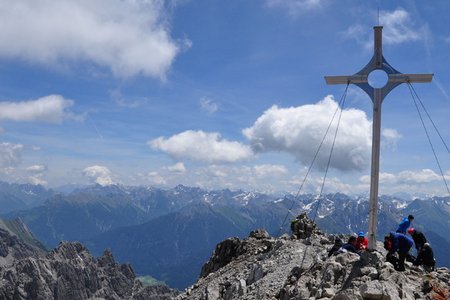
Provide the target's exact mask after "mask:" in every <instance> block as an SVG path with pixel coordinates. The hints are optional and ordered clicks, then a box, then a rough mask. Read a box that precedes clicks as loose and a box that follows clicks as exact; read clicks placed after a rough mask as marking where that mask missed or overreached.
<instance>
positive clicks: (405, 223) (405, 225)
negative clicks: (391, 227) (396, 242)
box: [397, 215, 414, 234]
mask: <svg viewBox="0 0 450 300" xmlns="http://www.w3.org/2000/svg"><path fill="white" fill-rule="evenodd" d="M412 220H414V216H413V215H409V216H408V217H405V218H404V219H403V221H401V222H400V224H398V228H397V232H398V233H403V234H406V230H408V228H409V226H411V222H412Z"/></svg>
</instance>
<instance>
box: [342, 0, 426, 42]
mask: <svg viewBox="0 0 450 300" xmlns="http://www.w3.org/2000/svg"><path fill="white" fill-rule="evenodd" d="M380 25H381V26H383V44H385V45H398V44H402V43H406V42H413V41H418V40H426V39H427V37H428V35H429V29H428V28H427V27H426V26H418V25H417V24H415V22H414V21H413V20H412V18H411V16H410V14H409V13H408V12H407V11H406V10H405V9H403V8H397V9H396V10H394V11H380ZM343 36H344V37H346V38H349V39H355V40H356V41H357V42H359V43H361V44H363V45H364V46H365V48H366V49H372V48H373V32H372V31H370V29H369V28H367V27H366V26H363V25H361V24H354V25H352V26H350V27H349V28H347V30H345V31H344V32H343Z"/></svg>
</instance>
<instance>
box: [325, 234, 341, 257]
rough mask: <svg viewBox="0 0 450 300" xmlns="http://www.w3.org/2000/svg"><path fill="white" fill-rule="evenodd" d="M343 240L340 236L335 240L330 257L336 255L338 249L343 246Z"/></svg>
mask: <svg viewBox="0 0 450 300" xmlns="http://www.w3.org/2000/svg"><path fill="white" fill-rule="evenodd" d="M342 244H343V243H342V240H341V239H340V238H338V237H337V238H336V239H335V240H334V245H333V247H332V248H331V249H330V251H329V252H328V257H330V256H331V255H334V254H336V253H337V252H338V250H339V249H340V248H341V247H342Z"/></svg>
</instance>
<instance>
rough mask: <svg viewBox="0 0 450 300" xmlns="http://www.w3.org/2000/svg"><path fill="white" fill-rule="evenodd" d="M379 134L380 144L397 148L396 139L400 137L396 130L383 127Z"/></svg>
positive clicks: (393, 148)
mask: <svg viewBox="0 0 450 300" xmlns="http://www.w3.org/2000/svg"><path fill="white" fill-rule="evenodd" d="M381 136H382V138H383V140H382V145H384V146H385V147H387V148H390V149H392V150H395V149H396V148H397V141H398V140H399V139H400V138H401V137H402V135H401V134H400V133H399V132H398V131H397V130H395V129H392V128H384V129H383V130H382V131H381Z"/></svg>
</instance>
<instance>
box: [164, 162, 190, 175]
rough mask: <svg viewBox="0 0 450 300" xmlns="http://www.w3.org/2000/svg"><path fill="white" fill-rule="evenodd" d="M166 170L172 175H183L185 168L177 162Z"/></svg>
mask: <svg viewBox="0 0 450 300" xmlns="http://www.w3.org/2000/svg"><path fill="white" fill-rule="evenodd" d="M167 170H169V171H170V172H173V173H178V174H184V173H185V172H186V167H185V166H184V164H183V163H182V162H177V163H176V164H174V165H172V166H168V167H167Z"/></svg>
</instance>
